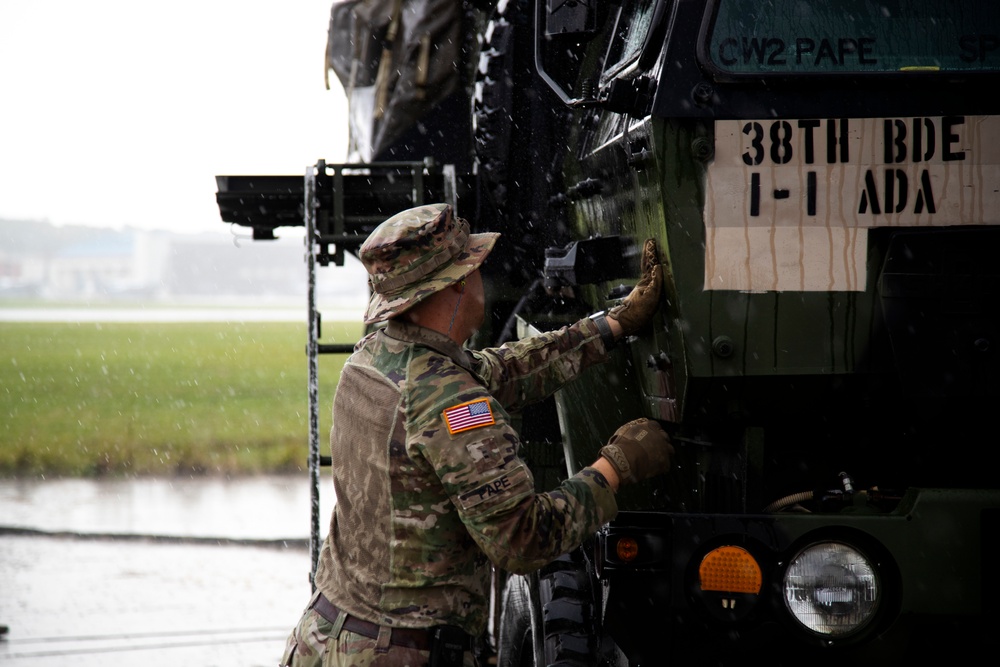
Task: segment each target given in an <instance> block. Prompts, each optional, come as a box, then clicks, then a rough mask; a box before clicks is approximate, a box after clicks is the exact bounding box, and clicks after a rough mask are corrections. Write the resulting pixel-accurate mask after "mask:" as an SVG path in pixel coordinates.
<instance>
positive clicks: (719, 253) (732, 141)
mask: <svg viewBox="0 0 1000 667" xmlns="http://www.w3.org/2000/svg"><path fill="white" fill-rule="evenodd" d="M376 4H377V3H373V2H353V3H351V2H349V3H337V4H335V5H334V8H333V9H334V11H333V14H332V21H331V28H330V31H331V32H330V34H331V45H330V48H329V49H328V52H329V55H330V59H331V60H330V62H331V67H332V69H334V70H336V71H337V73H338V75H340V76H341V78H342V81H344V82H345V89H346V90H348V92H349V94H354V93H355V92H357V91H359V90H365V91H367V92H366V93H365V94H364V95H362V97H360V98H351V99H350V101H351V105H352V109H351V111H352V142H353V144H352V150H354V151H355V152H354V154H355V155H356V156H359V159H358V160H357V161H354V162H350V163H348V164H338V165H327V164H325V163H324V162H322V161H321V162H319V163H318V164H317V165H316V166H315V167H310V168H309V169H307V171H306V172H305V174H304V175H303V176H298V177H293V176H272V177H235V176H220V177H219V194H218V199H219V205H220V210H221V211H222V217H223V219H224V220H225V221H227V222H235V223H237V224H242V225H246V226H249V227H253V228H254V230H255V235H256V236H259V237H260V238H266V237H268V236H269V235H270V234H271V233H272V231H273V229H274V228H276V227H278V226H281V225H285V224H305V225H306V226H307V228H308V234H307V245H308V246H309V247H310V248H311V252H310V253H308V257H309V258H310V261H313V258H315V261H316V262H317V264H318V265H320V266H325V265H329V264H335V265H336V264H337V263H339V261H338V260H342V259H343V253H344V252H352V251H355V250H356V249H357V247H358V246H359V244H360V243H361V242H362V241H363V239H364V237H365V235H366V234H367V232H368V231H370V229H372V228H373V227H374V225H376V224H377V223H378V222H380V221H381V220H382V219H384V218H385V217H388V216H389V215H391V214H392V213H394V212H396V211H397V210H400V209H402V208H404V207H405V206H407V205H411V204H412V203H420V202H422V201H429V200H447V201H449V202H451V203H453V204H454V205H455V206H456V208H457V210H458V212H459V215H462V216H463V217H466V218H468V219H469V220H470V221H471V222H472V224H473V226H474V227H476V228H478V229H480V230H493V231H500V232H502V233H503V237H502V239H501V242H500V243H499V244H498V246H497V248H496V250H495V251H494V254H493V256H492V257H491V259H490V261H489V262H487V264H486V267H485V269H484V274H485V278H486V280H487V282H488V289H487V291H488V293H489V294H491V295H492V300H491V302H490V303H489V304H488V306H489V313H490V318H489V322H488V323H487V325H486V326H485V327H484V329H483V331H481V332H480V333H479V334H478V336H477V339H476V341H475V343H476V344H477V345H487V344H491V345H492V344H501V343H503V342H504V341H505V340H509V339H510V338H512V337H517V336H523V335H525V334H528V333H530V332H533V331H540V330H546V329H550V328H553V327H558V326H560V325H563V324H566V323H569V322H572V321H574V320H575V319H577V318H579V317H581V316H585V315H587V314H590V313H594V312H596V311H601V310H605V309H607V308H609V307H611V306H612V305H614V304H615V303H616V300H617V299H620V298H621V297H623V296H624V295H625V294H627V293H628V291H629V289H630V288H631V285H632V284H634V282H635V280H636V278H637V277H638V265H637V253H638V249H639V247H640V246H641V243H642V241H643V239H645V238H647V237H653V238H655V239H657V241H658V242H659V247H660V249H661V255H662V256H661V260H662V263H663V267H664V269H665V270H664V276H665V290H664V296H663V302H662V307H661V310H660V313H659V315H658V318H657V321H656V323H655V325H654V326H652V327H651V328H650V329H649V330H648V331H645V332H641V333H640V334H639V335H636V336H633V337H630V338H629V339H628V340H626V341H624V342H623V343H621V344H619V346H618V347H617V349H616V350H615V351H614V353H613V358H612V360H611V362H610V363H608V364H606V365H604V366H601V367H599V368H595V369H591V370H590V371H588V373H587V375H586V376H584V377H583V378H582V379H580V380H579V381H578V382H576V383H575V384H573V385H572V386H569V387H567V388H565V389H563V390H561V391H560V392H559V393H558V394H557V395H556V396H555V397H554V398H553V399H552V400H550V401H547V402H545V403H542V404H540V405H537V406H534V407H532V408H531V409H529V410H527V411H525V413H524V414H523V415H521V416H520V420H521V423H520V429H521V433H522V435H523V437H524V441H525V442H524V449H525V451H524V455H525V457H526V458H527V459H528V461H529V462H530V464H531V466H532V469H533V471H534V472H535V476H536V479H537V480H538V485H539V488H540V489H548V488H551V486H552V485H553V484H554V481H555V480H556V479H559V478H561V477H564V476H566V475H569V474H571V473H573V472H575V471H576V470H578V469H579V468H580V467H581V466H582V465H584V464H586V463H587V462H589V461H591V460H593V459H594V458H595V457H596V455H597V450H598V448H599V447H600V446H601V445H602V444H603V443H604V442H605V441H606V440H607V438H608V436H610V434H611V433H612V432H613V431H614V429H615V428H616V427H617V426H618V425H620V424H621V423H623V422H624V421H627V420H628V419H631V418H634V417H638V416H647V417H651V418H655V419H657V420H659V421H660V422H661V423H662V424H664V426H665V427H666V428H668V430H669V431H670V433H671V435H672V439H673V442H674V445H675V448H676V450H677V456H676V461H675V463H676V465H675V469H674V470H673V471H672V472H671V473H669V474H668V475H665V476H663V477H661V478H658V479H655V480H651V481H649V482H646V483H643V484H641V485H637V486H636V487H629V488H628V489H625V490H623V491H622V493H620V495H619V505H620V508H621V512H620V514H619V515H618V516H617V518H616V519H615V520H614V521H612V522H611V523H610V524H608V525H606V526H605V527H603V528H602V529H601V530H600V531H599V532H598V533H597V534H595V535H594V536H593V538H592V539H591V540H589V541H588V543H587V544H585V545H584V547H582V548H581V549H579V550H577V551H575V552H573V553H571V554H568V555H566V556H565V557H563V558H560V559H558V560H556V561H555V562H553V563H551V564H550V565H548V566H546V567H545V568H543V569H542V570H541V571H540V572H538V573H536V574H535V575H531V576H507V575H506V574H505V573H503V572H496V573H495V577H494V591H493V596H494V603H495V604H494V611H493V614H492V620H491V625H490V629H489V632H488V636H485V637H483V638H481V642H480V644H481V645H480V649H479V650H480V654H481V656H480V657H481V659H482V660H483V662H484V664H491V663H492V662H493V661H494V660H495V661H496V662H497V663H498V664H500V665H504V666H514V665H567V666H578V665H580V666H582V665H588V666H589V665H614V666H622V667H624V666H627V665H631V666H635V665H651V664H654V665H658V664H671V663H676V664H706V665H707V664H712V665H716V664H720V665H721V664H736V663H738V664H744V663H746V662H748V661H749V662H754V661H757V660H760V661H764V662H766V663H767V664H786V663H800V662H808V663H809V664H828V663H849V662H852V661H854V662H863V663H865V664H873V663H876V661H877V663H878V664H886V665H888V664H915V663H919V662H921V661H923V660H924V659H926V658H925V656H933V655H955V653H956V651H957V650H959V649H964V650H965V651H968V652H969V653H972V654H975V653H976V652H982V651H990V650H991V649H994V648H995V647H996V644H997V641H996V639H995V638H994V637H993V635H992V630H993V628H994V627H995V624H996V622H997V621H998V620H1000V618H998V612H997V608H996V607H994V606H993V605H992V603H993V601H994V600H996V599H997V598H998V593H1000V578H998V577H997V575H996V573H995V572H994V570H993V568H994V567H997V566H1000V557H998V555H997V554H998V547H1000V540H998V534H1000V484H998V479H997V471H998V466H997V463H998V459H1000V456H998V453H997V451H998V449H1000V437H998V435H997V428H996V420H995V419H994V416H993V410H995V409H996V406H997V404H998V401H1000V383H998V377H1000V361H998V359H1000V262H998V261H997V258H996V256H997V252H998V250H1000V100H998V97H997V95H996V90H997V86H998V84H1000V3H995V2H988V1H985V0H983V1H975V0H954V1H952V2H947V3H943V2H937V1H935V0H909V1H907V2H901V1H899V0H883V1H882V2H869V1H867V0H831V1H829V2H805V1H802V0H768V1H767V2H761V1H760V0H714V1H708V2H704V1H694V0H618V1H614V2H600V3H597V2H593V1H592V0H591V1H587V0H546V1H544V2H542V1H538V2H530V1H527V0H508V1H501V2H499V3H497V4H496V5H495V6H492V5H488V4H482V3H481V4H479V5H461V4H455V3H451V2H440V3H415V2H414V3H410V2H405V1H404V2H402V3H401V4H400V3H396V4H395V5H393V3H392V2H388V3H382V4H383V5H385V6H386V7H389V8H390V9H388V10H385V11H382V12H381V13H380V12H379V11H376V9H374V8H373V7H374V6H375V5H376ZM431 5H437V6H438V9H440V7H444V6H447V7H448V8H449V9H450V11H451V12H452V13H451V14H450V16H451V19H450V20H449V21H446V22H444V23H445V25H444V26H441V25H437V26H436V27H435V28H434V29H433V30H428V31H425V32H420V30H417V29H415V28H413V26H416V25H418V24H419V23H420V22H419V21H414V20H410V21H409V22H408V21H407V20H400V19H399V18H398V17H399V16H400V15H402V16H403V17H404V18H405V17H406V16H407V14H406V12H407V11H412V12H417V11H418V10H419V8H420V7H424V8H427V7H431ZM394 6H395V7H397V8H398V7H401V8H402V9H401V12H402V14H400V13H399V12H396V13H394V11H395V10H393V9H392V7H394ZM362 10H364V11H362ZM366 12H367V13H366ZM437 15H438V16H441V15H442V14H440V13H438V14H437ZM380 16H381V17H384V19H385V20H381V21H380V20H375V19H373V18H372V17H375V18H376V19H377V18H378V17H380ZM394 16H395V17H397V20H396V21H395V26H396V27H395V28H393V17H394ZM416 16H418V14H413V15H412V16H411V17H410V18H411V19H412V18H414V17H416ZM425 18H426V16H425ZM439 23H440V22H439ZM407 25H408V26H410V29H408V28H405V27H404V26H407ZM345 26H349V27H345ZM345 30H350V31H351V33H350V34H351V37H350V38H349V39H348V38H346V37H345V32H344V31H345ZM434 30H447V31H450V32H447V34H446V35H444V34H443V33H439V32H434ZM357 35H364V38H363V39H360V38H357ZM442 35H444V36H442ZM345 39H346V40H347V41H344V40H345ZM445 43H447V44H448V45H450V46H449V47H448V48H444V47H442V48H440V49H437V47H435V45H436V44H445ZM348 45H350V48H348ZM438 56H439V57H438ZM436 57H438V60H439V61H440V60H441V59H443V60H444V62H445V63H446V64H449V65H450V66H451V69H450V70H449V72H450V74H449V76H445V77H441V80H444V79H449V77H450V79H449V80H448V81H447V82H446V83H445V84H443V85H440V86H438V88H436V89H433V90H432V88H433V86H431V87H430V88H428V89H427V90H426V91H424V92H423V93H422V95H417V94H416V93H414V86H413V85H411V84H412V83H413V81H410V82H409V83H407V82H406V81H404V79H406V78H407V76H409V78H410V79H412V80H416V81H418V82H420V81H423V83H424V84H426V83H427V81H428V80H433V79H434V77H433V76H431V77H427V76H426V74H427V72H433V71H434V62H435V58H436ZM386 59H389V60H390V61H392V62H393V63H394V64H393V66H392V67H389V68H385V67H384V63H385V62H386ZM393 59H402V60H403V61H407V59H409V60H408V61H407V62H411V64H412V63H415V64H414V65H413V67H412V68H411V69H412V72H411V74H410V75H407V71H408V70H407V68H406V67H405V66H404V65H400V64H399V62H398V61H396V60H393ZM338 60H339V62H340V66H339V67H338V66H337V65H336V63H337V62H338ZM346 65H350V66H349V67H348V66H346ZM380 65H382V68H380ZM380 69H384V71H383V72H382V76H381V78H380V76H379V71H380ZM387 71H394V72H396V73H397V74H398V76H399V79H400V80H399V81H396V82H393V81H387V79H386V72H387ZM359 72H360V74H359ZM420 72H424V74H425V76H424V77H423V79H421V77H420ZM417 87H419V86H417ZM397 92H399V94H400V95H401V96H402V97H401V98H400V99H402V100H403V102H402V103H401V104H400V105H399V106H397V107H396V114H397V116H396V123H397V126H396V128H395V129H391V128H389V121H388V120H387V118H388V117H389V116H391V114H389V113H387V111H388V110H389V109H390V108H391V105H392V98H393V95H394V94H395V93H397ZM407 96H408V97H407ZM359 100H360V101H359ZM406 100H409V101H406ZM373 109H375V110H377V111H378V113H376V112H373ZM400 119H402V122H400ZM357 128H362V129H361V130H358V129H357ZM387 128H389V129H387ZM312 270H313V268H312V267H310V271H312ZM310 308H312V306H310ZM316 315H317V316H316V317H315V318H313V317H312V313H311V321H313V320H318V314H316ZM317 330H318V329H317V327H315V326H314V327H312V328H311V332H310V335H311V336H314V335H315V334H316V333H317ZM328 348H329V349H327V350H326V351H331V352H335V351H343V350H340V349H339V348H336V346H328ZM309 349H310V351H311V353H315V352H317V351H321V350H323V346H322V344H320V343H318V341H316V340H313V339H312V338H311V341H310V348H309ZM312 389H313V387H311V390H312ZM311 393H312V391H311ZM312 398H314V397H312V396H311V399H312ZM317 448H318V443H317V442H316V441H313V442H312V443H311V453H310V462H311V464H315V463H317V462H319V463H322V462H328V459H327V460H326V461H324V458H323V457H322V456H321V455H320V454H319V453H318V451H317ZM312 469H313V470H315V466H313V467H312ZM314 530H317V531H318V524H317V523H316V522H315V521H314Z"/></svg>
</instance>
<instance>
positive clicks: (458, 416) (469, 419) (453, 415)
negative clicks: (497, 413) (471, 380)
mask: <svg viewBox="0 0 1000 667" xmlns="http://www.w3.org/2000/svg"><path fill="white" fill-rule="evenodd" d="M441 414H443V415H444V423H445V424H446V425H447V426H448V433H451V434H452V435H454V434H456V433H460V432H462V431H468V430H469V429H470V428H479V427H480V426H489V425H490V424H495V423H496V421H494V419H493V411H492V410H490V402H489V399H486V398H480V399H477V400H475V401H469V402H468V403H460V404H459V405H456V406H455V407H452V408H448V409H447V410H445V411H444V412H442V413H441Z"/></svg>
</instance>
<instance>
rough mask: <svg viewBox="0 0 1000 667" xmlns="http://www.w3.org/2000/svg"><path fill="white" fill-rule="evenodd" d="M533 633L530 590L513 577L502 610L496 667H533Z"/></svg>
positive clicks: (524, 580)
mask: <svg viewBox="0 0 1000 667" xmlns="http://www.w3.org/2000/svg"><path fill="white" fill-rule="evenodd" d="M534 664H535V660H534V644H533V634H532V631H531V587H530V586H529V585H528V580H527V579H526V578H525V577H522V576H520V575H516V574H513V575H511V576H510V577H508V578H507V583H506V585H505V586H504V589H503V598H502V600H501V608H500V633H499V645H498V646H497V667H534Z"/></svg>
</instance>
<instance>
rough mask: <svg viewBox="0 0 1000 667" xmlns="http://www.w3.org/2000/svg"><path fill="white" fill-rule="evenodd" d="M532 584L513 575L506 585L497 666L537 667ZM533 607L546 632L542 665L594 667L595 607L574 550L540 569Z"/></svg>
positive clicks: (540, 666) (595, 660)
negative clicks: (534, 606) (533, 606)
mask: <svg viewBox="0 0 1000 667" xmlns="http://www.w3.org/2000/svg"><path fill="white" fill-rule="evenodd" d="M532 588H533V587H532V586H531V584H530V582H529V579H528V578H526V577H522V576H517V575H512V576H511V577H510V578H509V579H508V580H507V584H506V586H505V587H504V592H503V600H502V607H501V616H500V634H499V646H498V647H497V665H498V667H536V666H535V662H534V655H533V653H534V641H533V639H534V634H533V632H532V617H531V605H532V595H533V593H532ZM536 594H537V595H538V599H537V600H535V601H534V602H535V604H537V605H538V606H537V608H538V609H540V610H541V619H540V623H541V627H542V634H543V636H544V644H543V655H544V657H543V660H542V665H539V666H537V667H542V666H543V665H544V667H596V665H597V664H598V662H597V645H596V644H597V641H596V634H597V633H596V626H595V622H594V619H595V613H594V612H595V605H594V601H593V596H592V594H591V585H590V576H589V575H588V573H587V571H586V565H585V562H584V559H583V555H582V553H581V552H580V551H579V550H577V551H575V552H572V553H570V554H567V555H565V556H560V557H559V558H557V559H556V560H555V561H553V562H552V563H550V564H549V565H546V566H545V567H544V568H542V570H541V571H540V572H539V573H538V587H537V593H536Z"/></svg>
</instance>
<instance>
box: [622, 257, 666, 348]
mask: <svg viewBox="0 0 1000 667" xmlns="http://www.w3.org/2000/svg"><path fill="white" fill-rule="evenodd" d="M640 266H641V268H642V275H641V276H640V277H639V282H638V283H636V285H635V287H633V288H632V291H631V292H630V293H629V295H628V296H627V297H625V299H624V300H623V301H622V303H621V304H619V305H617V306H615V307H614V308H612V309H611V310H609V311H608V317H610V318H611V319H613V320H617V321H618V324H620V325H621V327H622V332H623V333H624V335H626V336H627V335H629V334H633V333H635V332H636V331H639V330H640V329H642V328H643V327H644V326H646V324H648V323H649V320H650V319H651V318H652V317H653V314H654V313H655V312H656V309H657V308H659V307H660V290H661V287H662V285H663V280H662V278H661V275H660V272H661V270H662V269H661V267H660V256H659V253H658V252H657V249H656V239H646V243H645V244H643V246H642V259H641V262H640Z"/></svg>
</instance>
